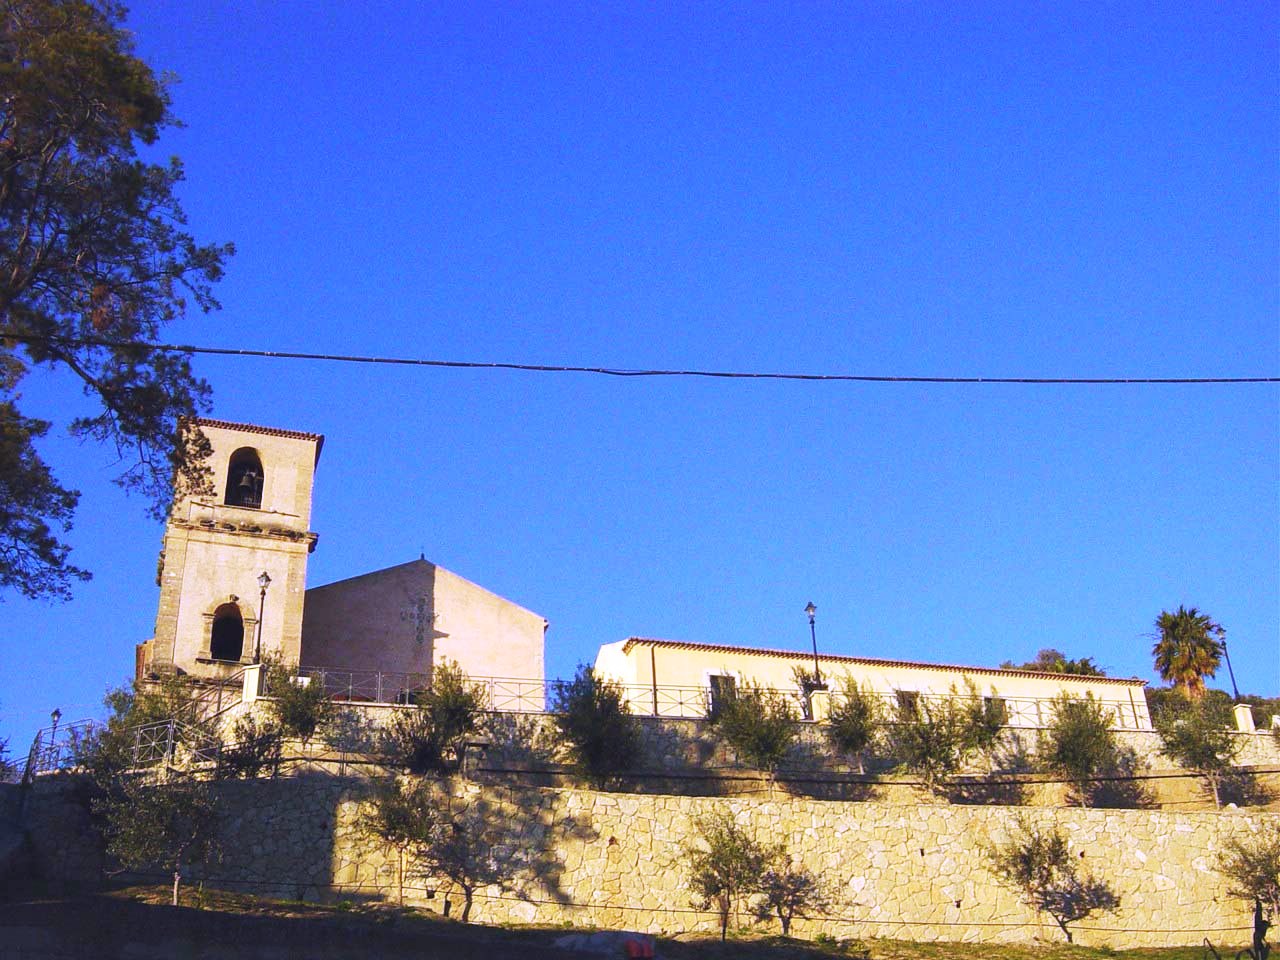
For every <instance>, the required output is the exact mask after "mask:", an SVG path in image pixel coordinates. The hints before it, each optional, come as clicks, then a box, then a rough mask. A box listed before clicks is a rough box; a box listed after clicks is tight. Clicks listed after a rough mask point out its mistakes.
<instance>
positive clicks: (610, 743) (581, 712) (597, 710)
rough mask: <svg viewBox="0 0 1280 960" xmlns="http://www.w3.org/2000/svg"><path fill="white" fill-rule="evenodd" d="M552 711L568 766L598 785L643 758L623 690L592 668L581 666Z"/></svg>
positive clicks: (555, 698)
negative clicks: (562, 742) (562, 741)
mask: <svg viewBox="0 0 1280 960" xmlns="http://www.w3.org/2000/svg"><path fill="white" fill-rule="evenodd" d="M551 710H552V713H554V714H555V724H556V728H557V729H558V730H559V731H560V735H561V736H562V737H563V738H564V746H563V751H564V754H565V756H566V757H567V758H568V760H569V763H570V764H571V765H572V766H573V768H574V769H575V770H576V771H577V772H578V774H579V775H580V776H583V777H586V778H587V779H589V780H591V781H592V782H593V783H595V784H596V785H598V786H604V785H605V784H606V783H608V782H609V781H610V780H611V779H612V778H613V777H616V776H617V775H618V774H619V773H622V772H623V771H624V770H630V769H632V768H634V767H635V765H636V762H637V761H638V760H639V759H640V735H639V732H638V731H637V729H636V725H635V717H633V716H632V715H631V713H630V711H629V710H628V709H627V699H626V697H625V696H624V695H623V692H622V687H620V686H619V685H618V684H617V683H614V682H613V681H612V680H606V679H605V678H603V677H601V676H600V675H599V674H597V673H596V672H595V670H594V669H592V667H591V666H590V665H589V664H585V663H580V664H578V672H577V673H576V674H575V675H574V678H573V679H572V680H570V681H569V682H568V683H561V684H558V685H557V686H556V688H555V691H554V693H553V695H552V702H551Z"/></svg>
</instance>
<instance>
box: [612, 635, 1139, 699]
mask: <svg viewBox="0 0 1280 960" xmlns="http://www.w3.org/2000/svg"><path fill="white" fill-rule="evenodd" d="M633 645H647V646H653V647H667V648H668V649H673V650H707V651H711V652H714V653H744V654H748V655H751V656H758V657H780V658H782V659H784V660H812V659H813V654H811V653H806V652H805V651H803V650H772V649H768V648H764V647H739V646H734V645H732V644H724V643H694V642H692V641H689V640H658V639H655V638H653V637H628V638H627V640H626V642H625V643H624V644H623V646H622V652H623V653H624V654H625V653H627V652H628V651H629V650H630V649H631V647H632V646H633ZM818 660H819V661H824V660H825V661H827V662H829V663H850V664H853V663H856V664H861V665H863V666H868V667H915V668H917V669H924V670H949V671H952V672H955V673H979V674H987V675H989V674H1000V675H1005V676H1008V675H1013V676H1019V677H1039V678H1040V679H1043V680H1062V679H1064V678H1067V679H1072V680H1081V681H1085V682H1088V683H1118V684H1124V685H1127V686H1140V687H1145V686H1146V685H1147V681H1145V680H1141V679H1139V678H1138V677H1086V676H1081V675H1079V674H1071V673H1048V672H1043V671H1039V670H1002V669H1000V668H998V667H966V666H960V665H958V664H952V663H922V662H920V661H916V660H884V659H880V658H877V657H846V656H843V655H841V654H834V653H824V654H819V656H818Z"/></svg>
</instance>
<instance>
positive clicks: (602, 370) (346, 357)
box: [0, 330, 1280, 386]
mask: <svg viewBox="0 0 1280 960" xmlns="http://www.w3.org/2000/svg"><path fill="white" fill-rule="evenodd" d="M0 339H10V340H17V341H20V342H23V343H47V344H54V345H57V346H63V347H116V348H119V347H123V348H127V349H134V350H142V351H147V352H154V353H183V354H192V355H197V354H198V355H204V356H221V357H249V358H257V359H265V360H308V361H328V362H330V363H364V364H385V365H391V366H407V367H435V368H443V369H453V370H516V371H523V372H527V373H586V374H595V375H598V376H607V377H698V378H703V379H716V380H792V381H819V382H833V383H837V382H845V383H952V384H986V383H990V384H1031V385H1052V384H1060V385H1126V384H1127V385H1134V386H1139V385H1152V384H1211V383H1221V384H1243V383H1280V377H942V376H921V377H912V376H890V375H872V374H854V373H780V372H773V371H752V370H700V369H688V370H681V369H644V368H642V369H627V368H622V367H596V366H576V365H570V364H548V363H508V362H503V361H479V360H430V359H424V358H419V357H378V356H360V355H354V354H341V353H305V352H301V351H291V350H247V349H243V348H232V347H202V346H198V345H196V344H187V343H150V342H144V341H117V340H106V339H95V338H81V337H54V336H41V335H34V334H26V333H16V332H10V331H7V330H0Z"/></svg>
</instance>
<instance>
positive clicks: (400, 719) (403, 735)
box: [386, 660, 486, 774]
mask: <svg viewBox="0 0 1280 960" xmlns="http://www.w3.org/2000/svg"><path fill="white" fill-rule="evenodd" d="M485 705H486V700H485V692H484V688H483V687H481V686H479V685H478V684H473V683H472V682H471V680H470V678H469V677H468V676H467V675H466V673H464V672H463V670H462V668H461V667H459V666H458V665H457V664H456V663H453V662H451V661H448V660H444V661H441V662H440V663H439V664H437V665H436V668H435V671H434V672H433V674H432V678H431V686H430V688H429V689H427V690H424V691H421V692H419V693H417V694H415V695H414V703H413V705H412V706H411V707H409V708H408V709H405V710H398V711H397V712H396V713H395V714H394V715H393V716H392V718H391V723H390V725H389V727H388V730H387V737H386V747H387V749H388V751H389V752H390V753H391V754H392V756H393V757H395V759H396V760H397V761H398V762H399V763H400V764H401V765H402V766H404V767H405V768H406V769H407V770H408V771H409V772H410V773H419V774H421V773H447V772H449V771H451V770H456V769H458V768H459V767H461V766H462V761H463V757H464V755H465V753H466V749H467V738H468V737H471V736H473V735H474V734H475V732H476V730H477V729H478V727H479V724H480V718H481V716H482V715H483V713H484V709H485Z"/></svg>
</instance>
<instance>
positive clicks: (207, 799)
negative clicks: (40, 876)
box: [93, 777, 219, 907]
mask: <svg viewBox="0 0 1280 960" xmlns="http://www.w3.org/2000/svg"><path fill="white" fill-rule="evenodd" d="M93 809H94V813H95V815H96V816H97V817H99V818H100V820H101V822H102V825H103V835H104V836H105V837H106V840H107V853H109V854H110V855H111V856H113V857H115V858H116V859H117V860H118V861H120V863H121V865H122V866H123V867H124V868H126V869H129V870H138V869H142V868H144V867H150V866H156V867H162V868H164V869H165V870H171V871H172V872H173V905H174V906H175V907H176V906H177V905H178V885H179V883H180V881H181V877H182V870H183V868H184V866H187V865H191V864H201V863H205V862H207V861H208V860H209V859H210V858H212V857H213V856H215V855H216V854H217V850H218V847H217V841H216V837H217V832H218V821H219V813H218V807H217V804H216V802H215V798H214V796H213V793H212V791H211V790H210V789H209V785H208V784H207V783H204V782H202V781H199V780H194V779H173V780H152V779H144V778H141V777H129V778H127V779H126V780H124V781H123V783H122V787H121V789H120V790H118V791H115V792H114V793H112V794H110V795H108V796H104V797H101V798H99V799H98V800H96V801H95V802H94V807H93Z"/></svg>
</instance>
